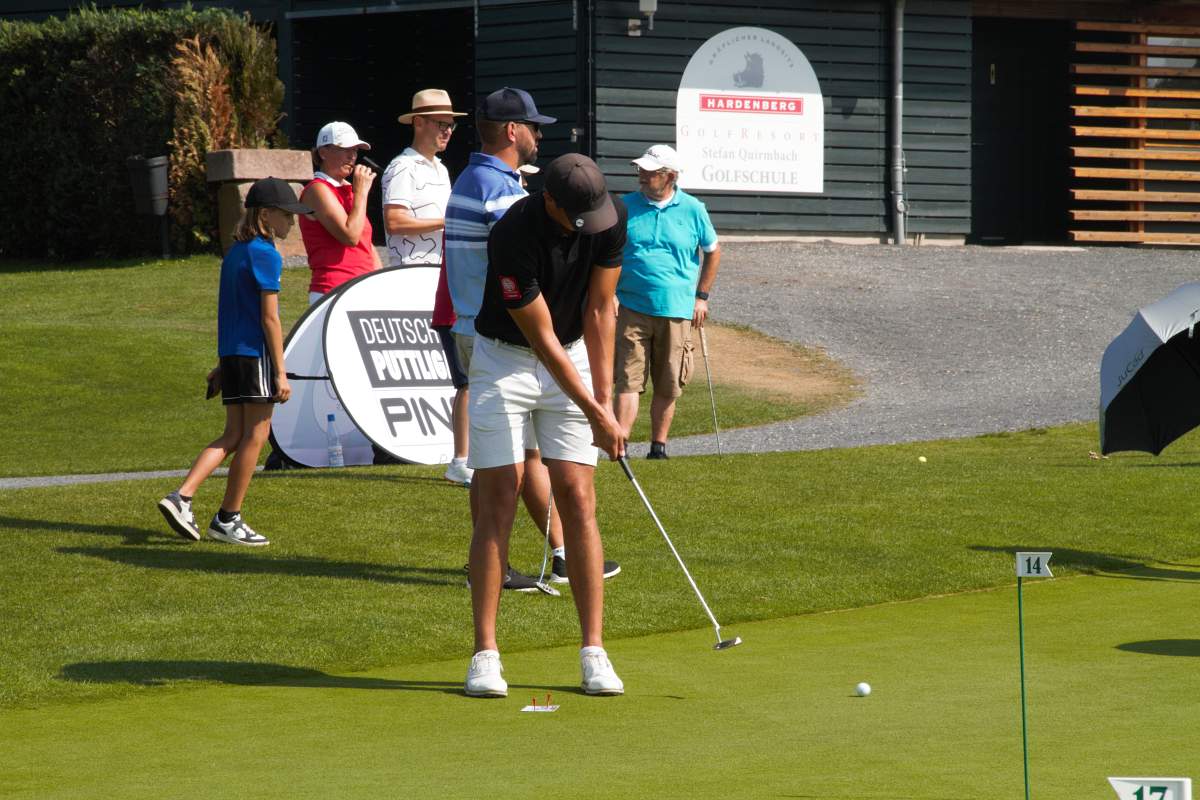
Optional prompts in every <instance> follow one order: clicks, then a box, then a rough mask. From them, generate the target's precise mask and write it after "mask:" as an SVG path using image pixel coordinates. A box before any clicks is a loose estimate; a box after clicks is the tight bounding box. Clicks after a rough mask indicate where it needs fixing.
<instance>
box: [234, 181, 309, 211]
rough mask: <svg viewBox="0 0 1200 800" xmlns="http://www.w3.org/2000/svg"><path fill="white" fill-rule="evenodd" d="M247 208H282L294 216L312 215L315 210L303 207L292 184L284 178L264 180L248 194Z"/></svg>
mask: <svg viewBox="0 0 1200 800" xmlns="http://www.w3.org/2000/svg"><path fill="white" fill-rule="evenodd" d="M246 208H282V209H283V210H284V211H291V212H292V213H293V214H311V213H313V210H312V209H311V208H309V207H308V206H305V205H301V204H300V200H299V199H298V198H297V197H296V192H295V191H294V190H293V189H292V187H291V184H289V183H288V182H287V181H285V180H283V179H282V178H262V179H261V180H257V181H255V182H254V183H253V184H252V185H251V186H250V191H249V192H247V193H246Z"/></svg>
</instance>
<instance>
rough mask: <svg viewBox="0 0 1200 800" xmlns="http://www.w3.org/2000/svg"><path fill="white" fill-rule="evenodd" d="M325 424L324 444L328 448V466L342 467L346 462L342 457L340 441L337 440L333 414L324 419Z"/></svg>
mask: <svg viewBox="0 0 1200 800" xmlns="http://www.w3.org/2000/svg"><path fill="white" fill-rule="evenodd" d="M325 423H326V425H325V444H326V445H327V446H328V447H329V466H331V467H344V466H346V460H345V459H344V458H343V457H342V440H341V439H339V438H338V435H337V429H336V426H335V425H334V422H333V414H329V415H328V416H326V417H325Z"/></svg>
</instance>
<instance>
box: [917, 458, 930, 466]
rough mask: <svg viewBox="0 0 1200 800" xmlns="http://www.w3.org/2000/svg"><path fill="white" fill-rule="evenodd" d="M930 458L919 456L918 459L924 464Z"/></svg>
mask: <svg viewBox="0 0 1200 800" xmlns="http://www.w3.org/2000/svg"><path fill="white" fill-rule="evenodd" d="M928 460H929V459H927V458H926V457H925V456H917V461H920V462H921V463H922V464H924V463H925V462H926V461H928Z"/></svg>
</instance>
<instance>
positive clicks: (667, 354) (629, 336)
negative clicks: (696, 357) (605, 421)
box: [613, 306, 693, 397]
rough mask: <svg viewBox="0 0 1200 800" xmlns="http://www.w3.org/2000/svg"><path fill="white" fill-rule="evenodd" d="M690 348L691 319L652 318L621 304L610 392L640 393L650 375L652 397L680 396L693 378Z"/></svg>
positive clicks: (644, 388) (643, 389)
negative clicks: (611, 390)
mask: <svg viewBox="0 0 1200 800" xmlns="http://www.w3.org/2000/svg"><path fill="white" fill-rule="evenodd" d="M692 350H693V347H692V321H691V320H690V319H675V318H672V317H652V316H650V315H649V314H641V313H638V312H637V311H634V310H632V309H630V308H627V307H625V306H621V307H620V309H619V310H618V311H617V346H616V356H615V359H614V360H615V364H614V367H613V391H614V392H616V393H617V394H626V393H629V392H637V393H639V394H640V393H642V392H643V391H645V390H646V378H647V377H649V378H650V380H651V381H652V382H653V383H654V395H655V397H679V395H681V394H683V387H684V386H687V384H688V381H690V380H691V379H692Z"/></svg>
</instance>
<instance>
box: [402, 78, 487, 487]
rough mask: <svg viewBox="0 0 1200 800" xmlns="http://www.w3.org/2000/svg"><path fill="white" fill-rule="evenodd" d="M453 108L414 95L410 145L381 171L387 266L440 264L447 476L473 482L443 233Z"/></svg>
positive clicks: (444, 100)
mask: <svg viewBox="0 0 1200 800" xmlns="http://www.w3.org/2000/svg"><path fill="white" fill-rule="evenodd" d="M462 116H465V114H463V113H461V112H458V111H455V110H454V106H453V104H452V103H451V102H450V95H449V94H448V93H447V92H446V91H445V90H444V89H422V90H421V91H419V92H417V93H416V94H414V95H413V99H412V110H411V111H409V112H408V113H407V114H401V115H400V118H399V120H400V124H401V125H411V126H412V129H413V135H412V145H410V146H409V147H406V148H405V149H404V152H402V153H401V154H400V155H398V156H396V157H395V158H394V159H392V163H390V164H388V165H387V169H385V170H384V171H383V185H382V186H383V225H384V228H385V229H386V230H387V251H388V266H391V267H401V266H411V265H416V264H428V265H439V264H440V265H441V270H442V272H441V275H439V276H438V278H439V281H438V288H437V296H436V297H435V298H434V307H433V327H434V330H436V331H437V332H438V336H439V337H440V338H441V341H442V351H443V352H444V353H445V354H446V364H447V366H448V367H449V368H450V380H451V382H452V383H453V384H454V388H455V390H456V393H455V395H454V406H453V420H452V425H453V429H454V458H453V459H452V460H451V462H450V465H449V466H448V467H447V468H446V475H445V477H446V480H448V481H452V482H454V483H463V484H469V483H470V482H471V471H470V470H469V469H467V374H466V369H465V368H464V366H463V365H462V364H461V363H460V362H459V360H458V352H457V348H456V347H455V344H454V338H453V334H451V333H450V326H451V325H453V324H454V310H453V308H452V307H451V305H450V294H449V292H448V291H447V287H446V265H445V262H444V261H443V258H442V255H443V237H444V230H445V227H446V203H447V201H449V199H450V173H449V172H448V171H447V170H446V166H445V165H444V164H443V163H442V160H441V159H440V158H438V157H437V154H438V153H441V152H444V151H445V149H446V147H447V146H448V145H449V144H450V137H451V135H453V133H454V128H455V124H456V123H455V118H456V117H462Z"/></svg>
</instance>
